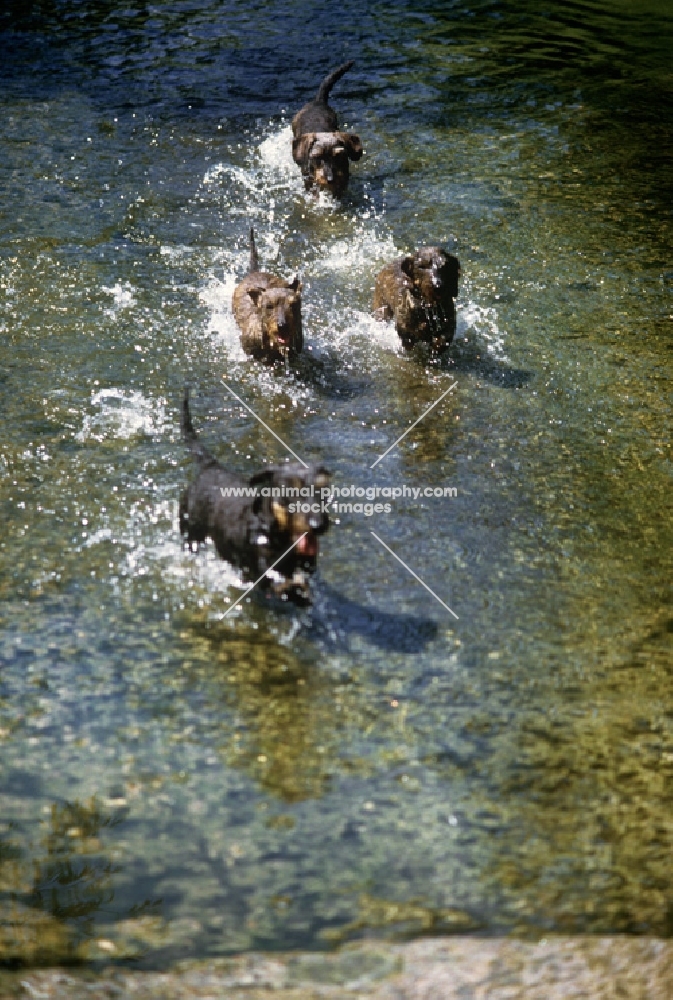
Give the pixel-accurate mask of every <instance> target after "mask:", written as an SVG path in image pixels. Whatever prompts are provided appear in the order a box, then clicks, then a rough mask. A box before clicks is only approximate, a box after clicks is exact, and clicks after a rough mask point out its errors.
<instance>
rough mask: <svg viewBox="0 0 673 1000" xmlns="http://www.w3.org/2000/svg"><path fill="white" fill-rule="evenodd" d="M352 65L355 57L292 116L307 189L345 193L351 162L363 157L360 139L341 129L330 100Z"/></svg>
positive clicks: (296, 159)
mask: <svg viewBox="0 0 673 1000" xmlns="http://www.w3.org/2000/svg"><path fill="white" fill-rule="evenodd" d="M352 65H353V62H352V60H351V62H347V63H344V64H343V66H339V68H338V69H335V70H333V71H332V72H331V73H330V74H329V75H328V76H326V77H325V79H324V80H323V82H322V83H321V84H320V86H319V87H318V93H317V94H316V95H315V99H314V100H313V101H309V103H308V104H305V105H304V107H303V108H301V110H300V111H298V112H297V114H296V115H295V116H294V118H293V119H292V134H293V136H294V139H293V141H292V158H293V159H294V162H295V163H296V164H297V165H298V166H299V167H300V168H301V172H302V174H303V177H304V184H305V185H306V190H307V191H308V190H310V189H311V188H317V189H318V190H319V191H320V190H327V191H331V193H332V194H333V195H337V196H338V195H341V194H343V192H344V191H345V190H346V187H347V186H348V161H349V160H359V159H360V157H361V156H362V143H361V142H360V139H359V138H358V136H357V135H353V134H352V133H347V132H340V131H339V122H338V119H337V115H336V111H335V110H334V109H333V108H331V107H330V106H329V104H328V103H327V99H328V97H329V94H330V91H331V89H332V87H333V86H334V84H335V83H336V82H337V80H340V79H341V77H342V76H343V75H344V73H346V72H347V71H348V70H349V69H350V68H351V66H352Z"/></svg>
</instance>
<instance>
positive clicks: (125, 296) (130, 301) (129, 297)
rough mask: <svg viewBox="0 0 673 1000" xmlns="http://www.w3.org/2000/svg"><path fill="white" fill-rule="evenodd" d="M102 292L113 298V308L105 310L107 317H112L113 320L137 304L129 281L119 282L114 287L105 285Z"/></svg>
mask: <svg viewBox="0 0 673 1000" xmlns="http://www.w3.org/2000/svg"><path fill="white" fill-rule="evenodd" d="M101 291H103V292H105V294H106V295H111V296H112V306H111V307H110V308H109V309H106V310H105V315H106V316H111V317H112V318H113V319H116V318H117V316H118V314H119V313H120V312H121V311H122V310H123V309H130V308H131V307H132V306H134V305H135V304H136V299H135V295H134V294H133V287H132V286H131V285H130V284H129V283H128V281H124V282H119V281H118V282H116V284H114V285H112V287H108V286H107V285H103V286H102V289H101Z"/></svg>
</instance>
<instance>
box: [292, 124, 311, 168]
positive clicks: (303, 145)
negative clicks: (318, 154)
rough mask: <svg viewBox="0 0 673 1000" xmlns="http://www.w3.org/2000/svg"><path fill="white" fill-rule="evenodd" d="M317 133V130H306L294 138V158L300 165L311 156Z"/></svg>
mask: <svg viewBox="0 0 673 1000" xmlns="http://www.w3.org/2000/svg"><path fill="white" fill-rule="evenodd" d="M315 135H316V134H315V132H306V133H305V134H304V135H299V136H297V138H296V139H293V140H292V159H293V160H294V162H295V163H298V164H299V165H300V166H301V164H302V163H305V162H306V161H307V160H308V158H309V154H310V152H311V146H312V145H313V143H314V142H315Z"/></svg>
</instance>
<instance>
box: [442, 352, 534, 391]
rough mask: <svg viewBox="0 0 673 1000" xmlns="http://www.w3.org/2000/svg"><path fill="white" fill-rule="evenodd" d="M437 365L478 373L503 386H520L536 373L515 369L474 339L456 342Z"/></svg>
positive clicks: (479, 376)
mask: <svg viewBox="0 0 673 1000" xmlns="http://www.w3.org/2000/svg"><path fill="white" fill-rule="evenodd" d="M434 365H436V367H437V368H439V369H440V370H444V371H450V372H451V373H452V374H455V375H471V376H475V377H476V378H480V379H483V381H484V382H489V383H490V384H491V385H497V386H499V387H500V388H501V389H521V388H523V386H525V385H527V384H528V382H530V380H531V379H532V378H533V376H534V374H535V373H534V372H530V371H526V370H525V369H523V368H512V367H511V365H509V364H507V362H505V361H501V360H500V359H499V358H496V357H494V356H493V355H492V354H489V353H488V351H487V350H486V349H485V348H484V347H483V346H480V345H479V344H478V343H476V342H474V341H473V340H465V341H454V342H453V344H452V345H451V347H450V348H449V350H448V351H445V352H444V354H443V355H442V357H440V358H438V359H437V361H436V362H434Z"/></svg>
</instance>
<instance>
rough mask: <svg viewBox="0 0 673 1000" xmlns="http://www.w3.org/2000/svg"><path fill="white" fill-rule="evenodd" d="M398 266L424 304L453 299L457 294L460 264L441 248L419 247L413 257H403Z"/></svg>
mask: <svg viewBox="0 0 673 1000" xmlns="http://www.w3.org/2000/svg"><path fill="white" fill-rule="evenodd" d="M400 266H401V268H402V271H403V272H404V274H406V276H407V277H408V278H409V279H410V281H411V283H412V285H413V287H414V291H415V293H416V295H417V296H418V297H419V298H420V299H422V300H423V301H424V302H428V303H435V302H442V301H444V300H445V299H446V298H447V297H451V298H454V299H455V297H456V295H457V294H458V276H459V274H460V263H459V261H458V258H457V257H453V256H452V255H451V254H449V253H446V251H445V250H442V248H441V247H420V248H419V249H418V250H416V252H415V253H414V254H413V255H412V254H410V255H409V256H408V257H403V258H402V261H401V265H400Z"/></svg>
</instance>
